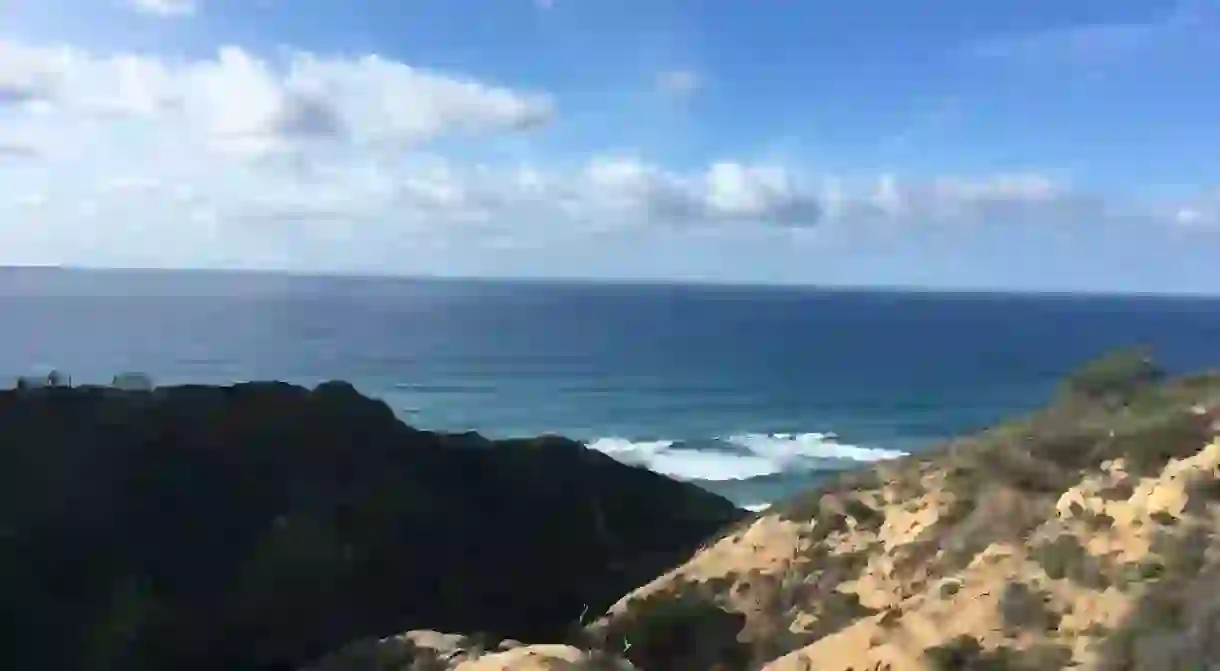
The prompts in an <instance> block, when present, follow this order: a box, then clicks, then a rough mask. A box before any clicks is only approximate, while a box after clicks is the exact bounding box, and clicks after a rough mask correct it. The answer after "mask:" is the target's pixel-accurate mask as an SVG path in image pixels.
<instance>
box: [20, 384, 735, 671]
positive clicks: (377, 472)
mask: <svg viewBox="0 0 1220 671" xmlns="http://www.w3.org/2000/svg"><path fill="white" fill-rule="evenodd" d="M742 514H743V513H742V511H738V510H737V509H736V508H735V507H734V506H733V505H732V504H730V503H729V502H728V501H726V500H724V499H721V498H719V497H717V496H714V495H712V494H709V493H707V492H705V491H703V490H701V489H698V488H696V487H694V486H692V485H687V484H682V483H678V482H675V481H672V480H669V479H667V478H664V477H662V476H659V475H656V474H654V473H651V472H649V471H647V470H643V469H638V468H632V467H628V466H624V465H622V464H619V463H618V462H615V461H614V460H612V459H610V458H609V457H607V456H605V455H602V454H600V453H598V452H595V451H591V450H587V449H585V448H584V447H583V446H581V445H579V444H576V443H573V442H571V441H567V440H564V439H561V438H539V439H533V440H517V441H488V440H485V439H483V438H481V437H479V436H476V435H472V434H461V435H447V434H434V433H429V432H424V431H417V430H414V429H412V428H410V427H407V426H405V425H403V424H402V423H401V422H399V421H398V420H397V419H396V418H395V416H394V414H393V412H392V411H391V410H390V408H389V407H388V406H386V405H385V404H384V403H381V402H379V401H375V400H371V399H368V398H365V397H363V396H361V395H360V394H359V393H357V392H356V390H355V389H353V388H352V387H351V386H350V385H346V384H344V383H327V384H324V385H321V386H319V387H318V388H317V389H314V390H309V389H305V388H301V387H296V386H292V385H287V384H280V383H253V384H242V385H236V386H231V387H207V386H184V387H162V388H158V389H156V390H155V391H152V392H148V391H141V392H132V393H127V392H122V391H116V390H113V389H106V388H94V389H88V388H85V389H67V388H57V389H46V390H40V393H38V394H21V393H17V392H12V391H5V392H0V581H2V583H3V586H4V588H5V597H4V599H3V600H0V603H2V605H0V650H3V651H4V657H5V659H6V661H12V662H13V663H14V664H13V665H14V668H63V669H69V668H88V669H123V670H132V671H139V670H140V669H166V668H173V669H177V670H179V671H183V670H190V669H207V670H208V671H213V670H215V669H226V670H238V671H240V670H242V669H289V668H298V667H300V666H303V665H305V664H307V663H309V662H311V661H313V660H317V659H319V658H321V657H323V656H324V655H325V654H326V653H328V652H331V651H334V650H337V649H339V648H341V647H342V646H344V645H345V644H347V643H349V642H351V641H357V640H360V639H366V638H368V637H374V638H376V637H384V636H392V635H394V634H396V632H402V631H408V630H423V629H436V630H440V631H452V632H463V633H466V634H475V633H477V632H486V633H487V635H488V637H490V638H494V639H495V640H500V639H502V638H510V637H511V638H515V639H519V640H522V641H525V642H527V643H531V642H547V641H559V640H562V639H563V638H564V637H565V636H566V634H567V632H568V630H569V629H571V628H572V627H573V626H574V625H575V623H576V620H577V618H578V617H579V615H580V614H581V612H582V610H584V609H585V607H586V606H587V607H588V609H589V611H590V612H593V613H597V612H601V611H602V610H604V609H605V608H606V607H607V606H609V605H610V603H612V602H613V601H614V600H615V599H617V598H618V597H619V596H621V595H622V594H623V593H625V592H627V591H628V590H630V589H631V588H633V587H635V586H636V585H640V584H643V583H645V582H647V581H648V580H650V579H651V578H652V577H654V576H655V575H658V574H660V573H662V572H664V571H665V570H667V569H668V568H670V567H672V566H674V565H676V564H678V563H681V562H682V561H683V560H685V559H686V558H688V557H689V556H690V554H691V553H692V552H693V551H694V550H695V549H696V548H697V547H698V544H699V543H700V541H701V540H703V539H704V538H706V537H707V536H708V535H710V534H711V533H713V532H714V531H715V530H716V529H718V528H720V527H722V526H723V525H724V524H726V523H729V522H731V521H733V520H735V519H738V518H739V517H740V516H741V515H742ZM372 668H381V667H372Z"/></svg>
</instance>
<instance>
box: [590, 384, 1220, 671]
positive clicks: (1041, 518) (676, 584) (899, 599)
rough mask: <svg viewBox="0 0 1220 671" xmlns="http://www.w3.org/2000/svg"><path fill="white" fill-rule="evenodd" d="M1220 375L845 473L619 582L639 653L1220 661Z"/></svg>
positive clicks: (1199, 665)
mask: <svg viewBox="0 0 1220 671" xmlns="http://www.w3.org/2000/svg"><path fill="white" fill-rule="evenodd" d="M1218 433H1220V376H1215V375H1213V376H1197V377H1193V378H1187V379H1182V380H1174V381H1171V382H1169V383H1168V384H1165V385H1163V386H1157V387H1155V388H1152V389H1146V390H1142V391H1140V392H1139V393H1138V394H1132V395H1131V396H1130V397H1129V398H1127V399H1126V400H1125V401H1124V402H1122V403H1120V404H1114V403H1112V402H1111V400H1110V399H1101V400H1097V399H1093V400H1089V399H1080V398H1068V399H1061V400H1060V401H1059V402H1058V403H1056V404H1055V405H1053V406H1051V407H1050V408H1048V409H1046V410H1044V411H1042V412H1039V413H1035V414H1034V415H1032V416H1030V417H1027V418H1024V419H1020V420H1016V421H1013V422H1010V423H1008V424H1004V425H1001V426H999V427H997V428H995V429H992V430H990V431H987V432H984V433H983V434H981V435H978V436H974V437H969V438H963V439H960V440H957V441H953V442H952V443H951V444H949V445H947V446H945V447H944V448H943V449H941V450H938V451H935V452H931V453H926V454H923V455H919V456H915V457H911V458H907V459H904V460H901V461H895V462H889V463H884V464H879V465H877V466H876V467H874V468H872V469H869V470H865V471H861V472H858V473H852V474H847V475H844V476H842V477H840V478H839V479H838V480H836V481H835V482H833V483H832V484H830V485H828V486H826V487H824V488H821V489H819V490H817V491H813V492H808V493H806V494H804V495H802V496H800V497H796V498H794V499H792V500H790V501H787V502H784V503H781V504H777V505H776V506H774V507H772V508H771V509H770V510H768V511H766V512H764V513H762V514H759V515H757V516H755V517H753V518H751V519H749V520H746V521H744V522H742V523H739V524H736V525H733V526H732V527H730V528H728V529H726V530H725V532H723V533H722V534H721V535H720V537H719V538H718V539H716V540H715V541H714V542H711V543H709V544H708V545H707V546H706V547H704V548H703V549H701V550H700V551H699V552H698V553H696V554H695V555H694V556H693V557H692V558H691V559H690V561H688V562H686V563H685V564H683V565H681V566H678V567H675V568H674V569H672V570H670V571H668V572H666V573H664V574H662V575H660V576H659V577H657V578H655V579H654V580H652V581H649V582H647V583H645V584H643V585H642V586H640V587H638V588H637V589H635V590H633V591H631V592H630V593H628V594H627V595H626V596H624V597H623V598H622V599H620V600H619V601H618V602H616V603H615V604H614V605H613V606H612V607H611V608H610V609H609V610H608V611H607V613H606V614H605V615H604V616H603V617H601V618H599V619H598V620H597V621H596V622H594V623H592V624H591V625H590V626H589V627H588V628H587V630H586V631H585V632H584V634H585V639H584V644H585V645H587V646H589V647H591V648H593V649H600V650H607V651H613V652H617V653H620V654H622V655H623V656H624V657H625V658H627V659H629V660H630V661H631V662H633V663H634V664H635V665H636V667H637V668H641V669H662V670H664V669H723V670H729V669H732V670H742V671H745V670H749V671H755V670H759V669H762V670H765V671H811V670H814V669H816V670H818V671H848V670H849V669H852V670H855V671H860V670H861V669H869V670H877V671H925V670H927V671H936V670H942V669H944V670H947V669H980V670H981V669H987V670H991V669H1030V670H1043V669H1060V668H1079V669H1096V670H1110V669H1139V670H1147V671H1161V670H1166V671H1168V670H1176V669H1182V670H1185V669H1210V668H1220V666H1217V660H1220V647H1218V645H1220V644H1218V643H1217V641H1220V597H1218V596H1217V595H1218V594H1220V591H1218V590H1217V588H1220V440H1218V439H1217V437H1216V436H1217V434H1218Z"/></svg>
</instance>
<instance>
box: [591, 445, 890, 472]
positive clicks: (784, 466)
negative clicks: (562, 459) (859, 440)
mask: <svg viewBox="0 0 1220 671" xmlns="http://www.w3.org/2000/svg"><path fill="white" fill-rule="evenodd" d="M718 440H719V442H720V443H721V444H723V445H724V448H725V449H724V450H717V449H709V450H699V449H694V448H691V447H685V446H682V445H680V444H679V443H677V442H675V441H672V440H651V441H630V440H627V439H624V438H600V439H598V440H594V441H592V442H590V443H589V447H591V448H593V449H595V450H598V451H600V452H604V453H606V454H608V455H610V456H612V457H614V458H615V459H618V460H619V461H622V462H623V463H627V464H633V465H639V466H644V467H646V468H649V469H651V470H653V471H656V472H657V473H661V474H664V475H668V476H671V477H674V478H680V479H683V480H709V481H721V482H723V481H728V480H746V479H749V478H756V477H760V476H764V475H775V474H778V473H789V472H800V471H812V470H818V469H830V468H841V467H842V466H844V465H847V464H850V463H851V462H875V461H883V460H886V459H894V458H897V457H901V456H905V454H906V453H905V452H899V451H897V450H883V449H875V448H867V447H857V446H855V445H847V444H844V443H840V442H838V439H837V438H836V437H835V436H834V434H828V433H799V434H789V433H775V434H761V433H760V434H742V435H738V436H729V437H727V438H722V439H718Z"/></svg>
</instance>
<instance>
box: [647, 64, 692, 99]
mask: <svg viewBox="0 0 1220 671" xmlns="http://www.w3.org/2000/svg"><path fill="white" fill-rule="evenodd" d="M702 88H703V79H702V78H701V77H700V76H699V73H697V72H694V71H692V70H668V71H666V72H662V73H661V74H659V75H657V89H658V90H660V91H661V92H662V93H665V94H668V95H673V96H677V97H680V98H688V97H690V96H693V95H695V94H696V93H698V92H699V90H700V89H702Z"/></svg>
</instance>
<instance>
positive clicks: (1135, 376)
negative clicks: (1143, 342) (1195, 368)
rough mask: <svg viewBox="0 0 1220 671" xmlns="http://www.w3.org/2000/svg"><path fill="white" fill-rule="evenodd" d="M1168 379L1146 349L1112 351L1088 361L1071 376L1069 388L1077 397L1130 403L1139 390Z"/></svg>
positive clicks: (1067, 389)
mask: <svg viewBox="0 0 1220 671" xmlns="http://www.w3.org/2000/svg"><path fill="white" fill-rule="evenodd" d="M1164 378H1165V372H1164V371H1163V370H1162V369H1161V368H1160V366H1158V365H1157V364H1156V363H1155V362H1154V361H1153V360H1152V357H1151V355H1150V353H1149V352H1148V350H1146V349H1144V348H1139V347H1136V348H1129V349H1122V350H1118V351H1115V352H1111V353H1109V354H1107V355H1105V356H1102V357H1101V358H1099V359H1095V360H1093V361H1090V362H1088V363H1086V364H1085V365H1084V366H1082V367H1081V368H1080V369H1079V370H1077V371H1076V372H1074V373H1072V374H1071V375H1069V376H1068V378H1067V380H1065V382H1064V387H1065V391H1066V392H1067V393H1068V394H1070V395H1071V396H1073V397H1078V398H1084V399H1089V400H1097V401H1106V402H1119V403H1127V402H1129V401H1130V400H1131V399H1132V398H1133V397H1134V396H1135V395H1136V394H1137V393H1139V392H1140V391H1142V390H1145V389H1147V388H1149V387H1150V386H1152V385H1154V384H1156V383H1158V382H1160V381H1161V380H1163V379H1164Z"/></svg>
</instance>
